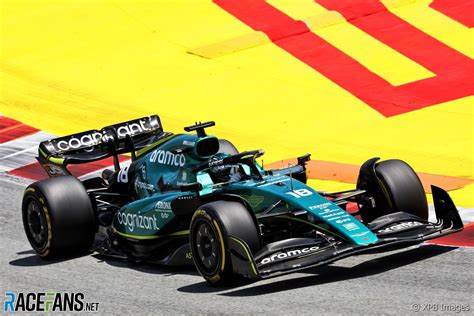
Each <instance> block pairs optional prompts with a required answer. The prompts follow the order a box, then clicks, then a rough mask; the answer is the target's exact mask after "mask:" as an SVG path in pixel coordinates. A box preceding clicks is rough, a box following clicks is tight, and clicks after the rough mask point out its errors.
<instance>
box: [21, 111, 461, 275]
mask: <svg viewBox="0 0 474 316" xmlns="http://www.w3.org/2000/svg"><path fill="white" fill-rule="evenodd" d="M213 125H214V122H206V123H196V124H195V125H192V126H187V127H185V128H184V130H185V131H186V132H188V133H184V134H173V133H170V132H165V131H163V128H162V125H161V122H160V119H159V117H158V116H157V115H153V116H149V117H144V118H140V119H136V120H132V121H128V122H124V123H120V124H116V125H111V126H107V127H104V128H102V129H101V130H89V131H86V132H82V133H78V134H74V135H69V136H65V137H61V138H56V139H52V140H48V141H44V142H42V143H40V145H39V154H38V161H39V162H40V164H41V165H42V166H43V168H44V169H45V171H46V172H47V173H48V175H49V176H50V177H49V178H48V179H45V180H41V181H38V182H35V183H33V184H31V185H29V186H28V187H27V188H26V190H25V193H24V197H23V204H22V214H23V222H24V229H25V232H26V235H27V237H28V240H29V242H30V244H31V246H32V247H33V249H34V250H35V251H36V253H37V254H38V255H39V256H41V257H44V258H60V257H64V256H70V255H77V254H80V253H83V252H87V251H96V252H99V253H100V254H103V255H110V256H115V257H121V258H124V259H127V260H131V261H147V262H153V263H158V264H161V265H186V264H194V265H195V267H196V268H197V270H198V271H199V273H200V274H201V275H202V276H203V277H204V279H206V280H207V281H208V282H210V283H212V284H221V283H228V282H232V281H233V280H236V279H242V278H244V279H245V278H247V279H251V280H258V279H263V278H269V277H274V276H278V275H281V274H285V273H290V272H295V271H300V270H303V269H308V268H312V267H316V266H319V265H324V264H328V263H330V262H333V261H335V260H338V259H341V258H344V257H347V256H351V255H355V254H359V253H363V252H369V251H382V250H385V249H394V248H399V247H406V246H409V245H414V244H417V243H420V242H423V241H425V240H428V239H432V238H437V237H440V236H443V235H447V234H451V233H454V232H458V231H461V230H462V229H463V223H462V221H461V218H460V216H459V213H458V211H457V209H456V207H455V205H454V203H453V201H452V200H451V198H450V197H449V195H448V193H447V192H446V191H444V190H443V189H441V188H438V187H435V186H432V187H431V190H432V193H433V200H434V207H435V211H436V216H437V222H429V221H428V205H427V200H426V196H425V193H424V189H423V187H422V184H421V182H420V180H419V178H418V176H417V175H416V173H415V172H414V171H413V169H412V168H411V167H410V166H409V165H408V164H406V163H405V162H403V161H401V160H395V159H394V160H386V161H379V158H373V159H369V160H368V161H367V162H365V163H364V164H363V165H362V166H361V168H360V173H359V177H358V180H357V185H356V188H355V189H354V190H349V191H344V192H334V193H328V192H324V191H316V190H315V189H313V188H312V187H310V186H308V185H307V184H306V180H307V173H306V164H307V162H308V161H309V160H310V155H309V154H306V155H303V156H301V157H299V158H298V159H297V161H296V162H295V163H294V164H293V165H288V167H285V168H282V169H275V170H265V169H264V168H263V167H262V165H261V164H259V163H258V162H257V158H259V157H260V156H262V155H263V154H264V152H263V150H250V151H243V152H240V151H238V150H237V149H236V147H235V146H234V145H233V144H232V143H231V142H229V141H228V140H225V139H220V138H217V137H215V136H209V135H207V133H206V131H207V128H209V127H211V126H213ZM122 154H128V155H130V157H131V159H130V160H131V163H130V164H128V165H126V166H125V165H124V166H121V165H120V161H119V155H122ZM109 157H113V159H114V169H113V170H111V169H110V170H109V169H105V170H104V171H103V172H102V175H101V176H99V175H98V176H96V177H92V178H88V179H85V180H79V179H78V178H76V177H74V176H72V175H71V173H70V172H69V171H68V170H69V169H68V167H69V166H71V165H77V164H83V163H89V162H93V161H97V160H100V159H105V158H109ZM349 204H351V205H357V206H358V208H357V211H356V212H355V213H354V212H353V213H349V212H348V211H346V208H347V206H348V205H349Z"/></svg>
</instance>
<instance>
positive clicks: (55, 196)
mask: <svg viewBox="0 0 474 316" xmlns="http://www.w3.org/2000/svg"><path fill="white" fill-rule="evenodd" d="M22 216H23V226H24V229H25V233H26V236H27V238H28V241H29V242H30V244H31V246H32V247H33V249H34V250H35V252H36V253H37V254H38V255H39V256H41V257H43V258H47V259H50V258H61V257H66V256H74V255H79V254H81V253H84V252H86V251H88V250H89V249H90V247H91V245H92V243H93V241H94V236H95V232H96V221H95V215H94V211H93V207H92V203H91V200H90V199H89V196H88V194H87V192H86V189H85V188H84V186H83V185H82V183H81V182H80V181H79V180H78V179H76V178H74V177H72V176H61V177H56V178H51V179H46V180H42V181H38V182H35V183H33V184H31V185H29V186H28V187H27V188H26V190H25V193H24V195H23V203H22Z"/></svg>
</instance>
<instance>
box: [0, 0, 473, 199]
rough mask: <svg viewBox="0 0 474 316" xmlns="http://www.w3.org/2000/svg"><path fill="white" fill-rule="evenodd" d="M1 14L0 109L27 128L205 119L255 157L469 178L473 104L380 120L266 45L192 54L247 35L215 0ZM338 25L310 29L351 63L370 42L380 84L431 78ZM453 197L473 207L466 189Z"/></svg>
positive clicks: (11, 4) (77, 5) (29, 5)
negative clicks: (392, 161) (397, 167)
mask: <svg viewBox="0 0 474 316" xmlns="http://www.w3.org/2000/svg"><path fill="white" fill-rule="evenodd" d="M271 3H272V5H277V4H275V3H276V1H274V0H272V1H271ZM297 3H299V2H295V5H297ZM288 6H289V7H288V8H282V10H290V8H291V7H292V5H291V3H289V4H288ZM410 8H412V9H413V10H418V9H417V7H416V6H415V5H412V4H409V5H407V6H405V7H404V10H408V11H409V9H410ZM309 13H310V14H313V13H312V12H309ZM288 14H290V13H288ZM1 19H2V23H1V24H2V30H1V59H0V80H1V82H2V84H1V88H2V91H1V96H0V113H3V114H4V115H5V116H8V117H12V118H14V119H17V120H20V121H22V122H24V123H26V124H29V125H32V126H34V127H36V128H39V129H42V130H45V131H48V132H51V133H54V134H57V135H64V134H67V133H73V132H78V131H81V130H86V129H91V128H98V127H102V126H104V125H107V124H111V123H116V122H120V121H124V120H129V119H132V118H136V117H140V116H145V115H149V114H154V113H156V114H159V115H160V117H161V119H162V122H163V125H164V128H165V130H169V131H172V132H181V131H182V127H183V126H185V125H190V124H192V123H194V121H196V120H201V121H205V120H215V121H216V123H217V125H216V127H213V128H212V129H210V130H209V132H210V133H213V134H216V135H218V136H220V137H223V138H228V139H230V140H232V141H233V142H234V143H235V144H236V145H237V147H238V148H239V149H240V150H250V149H256V148H263V149H265V150H266V152H267V154H266V155H265V156H264V160H265V162H271V161H276V160H280V159H284V158H292V157H296V156H297V155H300V154H304V153H306V152H310V153H312V154H313V157H314V158H317V159H320V160H325V161H335V162H341V163H349V164H355V165H360V164H361V163H363V162H364V161H365V160H366V159H368V158H371V157H374V156H380V157H382V159H389V158H400V159H404V160H406V161H407V162H408V163H410V164H411V165H412V166H413V167H414V168H415V169H416V170H417V171H421V172H429V173H434V174H441V175H450V176H456V177H464V178H471V179H472V178H473V174H474V172H473V162H472V158H473V145H472V138H473V103H474V100H473V99H474V98H473V97H466V98H462V99H458V100H454V101H450V102H446V103H444V104H439V105H434V106H431V107H427V108H424V109H421V110H418V111H414V112H409V113H406V114H402V115H398V116H393V117H390V118H385V117H383V116H382V115H381V114H379V113H378V112H376V111H375V110H373V109H372V108H371V107H369V106H368V105H367V104H365V103H364V102H362V101H360V100H359V99H358V98H356V97H355V96H353V95H352V94H350V93H349V92H348V91H346V90H344V89H342V88H341V87H340V86H338V85H336V84H335V83H334V82H332V81H331V80H329V79H328V78H326V77H324V76H323V75H321V74H320V73H318V72H316V71H315V70H314V69H312V68H310V67H309V66H307V65H306V64H304V63H303V62H301V61H299V60H298V59H296V58H294V57H292V56H291V55H289V54H288V53H287V52H285V51H283V50H282V49H280V48H278V47H276V46H275V45H273V44H271V43H263V44H261V45H260V44H259V45H255V46H252V45H250V46H251V47H248V48H247V49H244V50H239V49H237V50H233V51H231V52H230V53H227V54H221V55H216V56H212V57H211V58H210V59H209V58H202V57H200V56H197V55H195V54H190V53H188V51H190V50H192V49H195V48H199V47H201V48H202V47H205V46H206V45H212V44H214V43H220V42H226V41H229V40H232V39H235V38H241V37H245V36H247V34H250V33H252V32H253V30H252V29H251V28H249V27H248V26H246V25H245V24H243V23H242V22H240V21H239V20H237V19H236V18H235V17H233V16H232V15H230V14H229V13H227V12H226V11H224V10H222V9H221V8H219V7H218V6H217V5H215V4H214V3H212V2H211V1H196V0H188V1H184V0H175V1H171V0H170V1H154V0H149V1H148V0H142V1H131V0H130V1H99V0H94V1H80V0H76V1H73V0H71V1H50V0H48V1H46V0H44V1H34V0H30V1H20V0H11V1H3V2H2V8H1ZM345 24H347V23H341V24H340V26H339V24H338V26H330V27H327V28H323V29H319V30H317V31H318V32H320V31H322V30H326V29H332V30H331V31H330V32H329V31H325V32H328V33H327V40H328V41H329V40H333V41H339V43H335V44H334V45H336V46H338V48H339V49H341V50H342V51H344V52H345V53H346V54H349V55H351V54H352V55H353V57H354V58H359V55H357V53H355V52H357V49H359V48H355V47H351V45H355V44H354V43H359V42H358V41H367V43H369V44H368V45H373V46H371V47H372V48H373V49H374V50H375V51H377V54H385V55H387V56H385V55H384V56H378V57H377V58H379V59H380V58H383V59H384V60H385V63H386V65H385V66H386V67H387V68H386V70H383V69H382V67H379V68H380V69H379V70H377V69H375V68H377V67H376V66H374V65H375V64H376V63H377V61H374V64H371V63H372V61H370V60H368V61H367V60H365V61H361V63H363V64H364V65H365V66H366V67H368V68H369V69H370V67H375V68H374V69H372V71H374V72H375V71H376V70H377V71H380V72H381V73H380V74H379V75H381V76H382V77H384V78H385V79H386V80H389V79H390V80H393V81H395V82H397V80H399V81H398V82H403V81H404V80H409V81H413V80H417V79H419V78H421V77H423V76H427V75H429V74H427V73H426V72H425V71H426V70H424V69H422V68H419V67H421V66H419V65H416V64H414V63H413V62H412V61H410V60H407V59H406V58H405V57H403V56H401V55H399V54H398V53H396V52H394V51H391V52H390V53H385V49H386V47H384V48H381V47H382V44H381V43H374V42H373V41H374V40H373V39H364V37H369V36H368V35H365V34H363V33H359V34H356V35H354V36H352V35H353V33H351V32H353V31H347V30H348V29H350V28H351V27H347V26H344V25H345ZM337 30H339V31H337ZM339 32H340V34H339ZM345 36H350V37H348V38H346V40H347V43H344V41H342V38H343V37H345ZM351 43H352V44H351ZM354 54H355V55H354ZM359 54H361V52H359ZM374 54H375V53H374ZM388 55H389V56H388ZM378 62H379V61H378ZM392 63H393V65H392ZM371 65H372V66H371ZM390 69H392V70H396V71H397V74H391V73H390V71H388V70H390ZM384 71H385V72H384ZM344 185H346V184H344ZM322 189H325V188H322ZM453 194H455V196H456V198H457V199H459V201H461V203H465V204H460V205H461V206H465V207H469V206H470V207H472V206H474V202H473V201H472V185H471V186H468V187H466V188H463V189H460V190H456V191H453ZM456 198H455V202H456V203H458V204H459V202H458V200H457V199H456Z"/></svg>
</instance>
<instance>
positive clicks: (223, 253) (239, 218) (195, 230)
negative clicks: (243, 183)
mask: <svg viewBox="0 0 474 316" xmlns="http://www.w3.org/2000/svg"><path fill="white" fill-rule="evenodd" d="M229 236H233V237H237V238H239V239H240V240H243V241H245V242H246V243H247V245H248V246H249V248H250V250H251V251H252V252H253V253H255V252H256V251H257V250H258V249H259V237H258V230H257V226H256V225H255V222H254V220H253V218H252V215H251V214H250V212H249V210H247V208H246V207H245V206H244V205H243V204H241V203H238V202H230V201H216V202H211V203H208V204H204V205H202V206H201V207H199V209H198V210H197V211H196V212H195V213H194V215H193V218H192V220H191V225H190V244H191V251H192V255H193V260H194V264H195V266H196V268H197V270H198V271H199V273H200V274H201V275H202V276H203V277H204V279H206V281H208V282H209V283H211V284H213V285H223V284H231V283H233V282H235V281H237V280H241V279H242V277H241V276H238V275H236V274H234V273H233V270H232V262H231V258H230V255H229V248H228V237H229Z"/></svg>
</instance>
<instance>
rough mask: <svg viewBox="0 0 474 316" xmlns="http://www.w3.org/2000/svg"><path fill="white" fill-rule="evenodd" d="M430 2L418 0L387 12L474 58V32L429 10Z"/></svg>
mask: <svg viewBox="0 0 474 316" xmlns="http://www.w3.org/2000/svg"><path fill="white" fill-rule="evenodd" d="M382 2H383V3H385V1H382ZM432 2H433V0H418V1H416V2H415V3H413V4H412V5H410V6H400V7H396V8H393V9H389V10H390V12H392V13H394V14H395V15H397V16H399V17H400V18H402V19H403V20H405V21H407V22H408V23H410V24H412V25H414V26H415V27H417V28H419V29H421V30H423V32H425V33H427V34H429V35H431V36H433V37H434V38H436V39H438V40H440V41H441V42H443V43H445V44H446V45H448V46H450V47H452V48H454V49H456V50H457V51H459V52H461V53H463V54H464V55H466V56H469V57H471V58H474V40H473V35H474V30H473V29H472V28H468V27H466V26H464V25H463V24H461V23H459V22H457V21H455V20H453V19H451V18H449V17H448V16H446V15H444V14H442V13H441V12H438V11H436V10H435V9H432V8H430V7H429V5H430V4H431V3H432ZM470 14H471V15H472V14H474V13H473V12H471V13H470Z"/></svg>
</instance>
